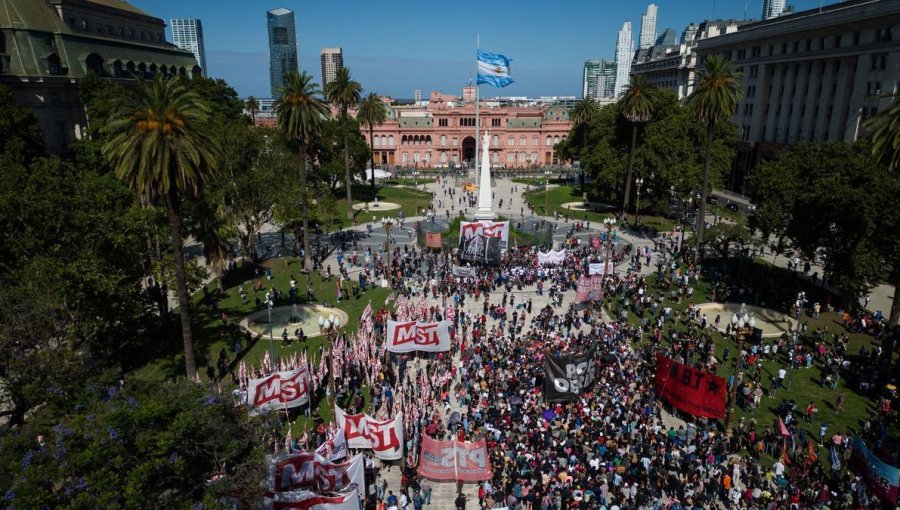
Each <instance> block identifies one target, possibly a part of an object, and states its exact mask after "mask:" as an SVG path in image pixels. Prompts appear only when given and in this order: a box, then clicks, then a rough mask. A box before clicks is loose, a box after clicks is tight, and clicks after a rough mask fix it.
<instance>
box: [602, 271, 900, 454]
mask: <svg viewBox="0 0 900 510" xmlns="http://www.w3.org/2000/svg"><path fill="white" fill-rule="evenodd" d="M744 276H745V277H746V278H748V279H749V281H753V282H754V284H758V285H760V286H764V285H766V284H767V283H768V284H770V285H773V286H781V287H780V288H781V289H782V290H783V291H784V292H786V293H791V292H793V288H794V286H795V285H798V281H797V280H796V277H795V276H793V275H792V274H791V273H790V272H788V271H786V270H784V269H782V268H778V267H774V266H771V265H769V264H767V263H765V262H763V261H759V260H757V261H754V262H753V264H752V265H751V266H750V267H749V268H747V269H746V270H745V272H744ZM767 279H768V280H767ZM792 280H794V281H792ZM647 281H648V286H649V291H650V292H652V293H654V294H656V295H658V294H659V293H660V292H662V293H665V294H666V295H667V296H668V291H667V290H666V289H665V288H663V285H661V281H660V280H659V279H658V278H657V276H656V275H653V276H650V277H648V279H647ZM673 288H674V287H673ZM693 288H694V297H693V299H692V302H693V303H704V302H709V301H712V290H713V285H711V283H710V280H708V279H701V280H700V281H699V282H697V283H696V284H694V285H693ZM823 292H824V291H822V290H821V289H818V290H817V289H808V290H807V293H808V294H809V295H810V299H811V300H820V299H823V296H822V293H823ZM720 295H721V294H720ZM719 300H720V301H721V299H719ZM731 301H734V299H732V300H731ZM821 302H824V300H822V301H821ZM608 305H609V306H610V308H611V312H612V313H620V310H621V308H620V307H621V303H619V302H616V303H612V304H608ZM688 305H689V302H688V301H687V300H686V299H683V300H681V301H680V302H678V301H675V300H670V299H666V300H665V302H664V303H663V305H662V306H661V307H660V309H661V308H662V307H664V306H670V307H672V308H673V310H677V311H679V312H681V314H682V316H683V314H684V312H685V310H686V309H687V307H688ZM769 306H770V307H772V308H775V309H779V310H784V309H785V308H784V306H783V305H782V304H781V303H770V304H769ZM645 316H647V317H649V316H650V311H649V310H648V311H646V312H645ZM707 319H708V320H709V321H710V322H712V321H714V320H715V317H714V316H708V317H707ZM628 320H629V322H631V323H632V324H639V323H640V318H639V317H637V316H636V315H635V314H634V313H629V318H628ZM722 320H724V321H727V320H730V317H722ZM802 322H803V323H805V324H808V325H809V334H810V335H811V334H812V332H813V331H815V330H816V329H823V330H827V332H828V333H829V334H831V333H849V336H850V341H849V346H848V349H847V353H848V355H849V356H851V357H852V356H855V355H856V353H858V352H859V349H860V348H861V347H863V346H864V347H865V348H866V350H870V349H871V348H873V347H875V346H876V345H879V344H880V341H878V340H876V339H875V338H874V337H872V336H870V335H867V334H862V333H850V332H849V331H848V330H847V329H846V328H845V327H844V326H843V325H842V324H841V319H840V315H839V314H838V311H831V312H825V311H824V307H823V313H821V314H820V316H819V317H818V318H815V319H814V318H812V317H810V316H808V315H806V314H804V316H803V320H802ZM673 328H674V329H675V330H676V331H685V330H687V329H688V325H687V324H684V323H682V322H680V321H679V322H674V321H670V322H667V323H666V326H665V327H664V330H665V332H664V335H663V336H664V338H668V334H669V332H670V331H671V330H672V329H673ZM646 336H649V335H645V337H646ZM712 337H713V341H714V343H715V355H716V357H717V359H719V360H721V362H722V364H721V365H720V369H719V372H718V373H719V375H721V376H723V377H726V378H728V377H730V376H731V375H732V374H734V373H735V370H736V368H735V363H736V358H737V345H736V341H735V339H734V337H733V336H726V335H724V334H722V333H718V332H714V333H712ZM664 341H666V340H664ZM775 341H776V339H774V338H768V339H764V342H765V343H768V344H770V345H771V344H772V343H774V342H775ZM642 343H643V344H644V345H643V346H645V347H649V344H650V339H649V338H644V339H643V342H642ZM806 345H807V346H809V347H813V345H812V340H811V339H807V340H806ZM826 345H830V343H828V342H827V343H826ZM749 346H750V344H749V343H748V342H745V349H749ZM726 348H727V349H728V351H729V356H728V359H724V352H725V349H726ZM788 366H789V365H788V363H787V356H786V355H785V353H783V352H779V353H778V357H777V358H776V359H775V360H768V361H763V362H761V363H760V368H759V370H760V382H761V383H762V386H763V388H764V390H766V395H765V396H763V398H762V400H761V403H760V406H759V407H758V408H757V409H755V410H754V409H749V408H748V409H746V410H745V409H742V408H740V407H736V413H735V424H736V423H737V421H738V420H739V419H740V418H741V417H743V418H745V420H746V421H748V422H749V421H750V420H756V422H757V426H758V430H762V428H763V427H765V426H772V424H773V420H774V416H775V415H774V413H775V411H776V409H777V408H778V406H779V405H780V403H781V402H782V400H788V401H791V400H793V401H794V402H795V403H796V406H797V410H796V414H795V415H796V416H797V417H798V418H799V419H800V425H799V426H800V428H802V429H804V430H805V431H806V432H808V433H809V434H810V436H811V437H813V438H818V434H819V426H820V425H821V424H827V425H828V434H829V436H830V435H832V434H833V433H835V432H847V431H853V430H860V428H861V426H862V423H863V422H864V421H865V420H866V419H867V418H868V417H869V416H870V415H871V413H872V411H873V410H874V409H875V402H873V401H872V400H871V399H870V398H869V396H867V395H863V394H861V393H859V392H857V390H855V389H853V388H851V387H850V386H848V384H847V381H846V380H844V379H843V378H841V379H840V380H839V383H838V385H837V388H836V389H834V390H832V389H830V388H829V387H826V386H823V385H822V384H821V377H822V375H821V374H822V368H823V367H822V362H821V360H820V359H816V361H815V363H814V364H813V367H812V368H808V369H807V368H800V369H798V370H793V371H789V372H788V377H787V378H786V386H787V388H782V389H779V390H777V391H776V392H775V395H774V398H769V397H768V390H769V388H770V387H771V381H772V378H773V377H775V376H776V374H777V373H778V369H779V368H781V367H785V368H787V367H788ZM747 376H748V374H747V372H746V371H745V378H746V377H747ZM839 392H844V395H845V397H846V400H845V402H844V409H843V412H840V413H837V412H836V411H835V408H834V402H835V400H836V398H837V396H838V393H839ZM810 402H814V404H815V407H816V408H817V409H818V412H817V413H816V414H815V415H814V416H813V419H812V423H807V422H806V421H805V420H804V417H805V411H806V407H807V405H808V404H809V403H810ZM898 432H900V431H898V428H897V425H896V424H894V426H893V428H892V433H893V434H897V433H898ZM819 453H820V458H823V457H827V456H826V455H823V454H822V451H820V452H819ZM770 463H771V462H770Z"/></svg>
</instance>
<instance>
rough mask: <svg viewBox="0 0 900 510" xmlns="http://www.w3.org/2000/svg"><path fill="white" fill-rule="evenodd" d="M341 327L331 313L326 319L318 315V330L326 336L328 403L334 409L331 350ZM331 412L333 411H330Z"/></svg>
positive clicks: (338, 319)
mask: <svg viewBox="0 0 900 510" xmlns="http://www.w3.org/2000/svg"><path fill="white" fill-rule="evenodd" d="M340 327H341V318H340V317H335V316H334V315H331V316H330V317H328V318H327V319H326V318H325V317H322V316H321V315H320V316H319V331H320V332H321V333H322V334H324V335H325V337H326V338H328V344H329V345H328V393H329V399H328V403H329V405H330V406H331V409H332V410H333V409H334V402H335V399H336V398H337V394H336V393H335V390H334V356H333V355H332V352H334V341H335V340H336V339H337V336H338V334H339V333H340ZM332 412H333V411H332Z"/></svg>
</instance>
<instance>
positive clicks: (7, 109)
mask: <svg viewBox="0 0 900 510" xmlns="http://www.w3.org/2000/svg"><path fill="white" fill-rule="evenodd" d="M43 153H44V134H43V132H41V128H40V126H39V125H38V123H37V118H35V116H34V113H33V112H32V111H31V110H29V109H28V108H26V107H24V106H21V105H20V104H19V103H18V102H17V101H16V99H15V97H13V94H12V91H11V90H9V88H7V87H6V86H5V85H0V157H6V159H7V161H15V162H19V163H25V162H28V161H31V160H32V159H34V158H36V157H38V156H40V155H41V154H43Z"/></svg>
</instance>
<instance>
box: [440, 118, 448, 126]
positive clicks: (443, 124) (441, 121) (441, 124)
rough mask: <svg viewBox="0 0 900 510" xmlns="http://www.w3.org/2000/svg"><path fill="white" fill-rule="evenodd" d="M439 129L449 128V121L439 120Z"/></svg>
mask: <svg viewBox="0 0 900 510" xmlns="http://www.w3.org/2000/svg"><path fill="white" fill-rule="evenodd" d="M438 127H447V119H438Z"/></svg>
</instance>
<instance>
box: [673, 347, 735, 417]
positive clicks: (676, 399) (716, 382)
mask: <svg viewBox="0 0 900 510" xmlns="http://www.w3.org/2000/svg"><path fill="white" fill-rule="evenodd" d="M725 386H726V382H725V379H724V378H722V377H719V376H717V375H715V374H712V373H710V372H707V371H705V370H697V369H695V368H693V367H690V366H688V365H685V364H683V363H678V362H677V361H675V360H672V359H669V358H667V357H665V356H663V355H662V354H657V355H656V395H657V396H658V397H659V398H661V399H663V400H665V401H666V402H668V403H669V404H671V405H672V406H673V407H675V408H677V409H680V410H682V411H684V412H686V413H688V414H691V415H694V416H702V417H705V418H724V417H725Z"/></svg>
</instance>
